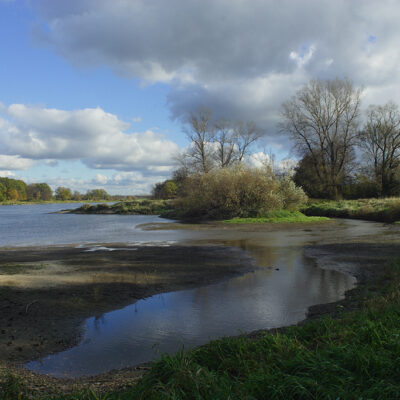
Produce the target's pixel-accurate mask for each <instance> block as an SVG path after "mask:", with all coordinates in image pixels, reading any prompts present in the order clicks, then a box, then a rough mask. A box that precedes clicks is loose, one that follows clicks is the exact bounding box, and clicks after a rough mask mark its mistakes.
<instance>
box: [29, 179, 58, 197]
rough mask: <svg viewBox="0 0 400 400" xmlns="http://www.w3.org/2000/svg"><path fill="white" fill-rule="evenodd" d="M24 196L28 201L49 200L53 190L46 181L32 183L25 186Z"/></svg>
mask: <svg viewBox="0 0 400 400" xmlns="http://www.w3.org/2000/svg"><path fill="white" fill-rule="evenodd" d="M26 196H27V200H28V201H38V200H44V201H50V200H51V198H52V197H53V191H52V190H51V188H50V186H49V185H48V184H47V183H32V184H30V185H28V186H27V187H26Z"/></svg>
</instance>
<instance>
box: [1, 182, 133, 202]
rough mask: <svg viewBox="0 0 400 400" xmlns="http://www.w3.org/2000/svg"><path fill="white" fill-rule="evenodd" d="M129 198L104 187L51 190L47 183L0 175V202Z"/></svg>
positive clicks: (61, 187)
mask: <svg viewBox="0 0 400 400" xmlns="http://www.w3.org/2000/svg"><path fill="white" fill-rule="evenodd" d="M114 199H115V200H131V199H132V196H110V195H109V194H108V193H107V192H106V191H105V190H104V189H93V190H88V191H87V192H86V194H82V193H79V192H78V191H74V193H72V191H71V189H70V188H67V187H63V186H59V187H57V188H56V190H55V192H54V196H53V191H52V190H51V188H50V186H49V185H48V184H47V183H31V184H29V185H27V184H26V183H25V182H24V181H21V180H18V179H11V178H2V177H0V203H3V204H20V203H23V202H29V203H32V202H35V203H36V202H51V201H54V200H55V201H61V202H63V201H71V200H72V201H82V200H86V201H101V200H114Z"/></svg>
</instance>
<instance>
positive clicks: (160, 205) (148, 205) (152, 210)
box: [70, 199, 172, 215]
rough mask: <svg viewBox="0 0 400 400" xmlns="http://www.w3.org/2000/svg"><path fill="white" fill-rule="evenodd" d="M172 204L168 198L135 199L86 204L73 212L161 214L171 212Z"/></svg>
mask: <svg viewBox="0 0 400 400" xmlns="http://www.w3.org/2000/svg"><path fill="white" fill-rule="evenodd" d="M171 209H172V204H171V202H170V201H168V200H148V199H142V200H133V201H123V202H119V203H116V204H112V205H108V204H104V203H102V204H96V205H92V206H91V205H90V204H84V205H83V206H82V207H79V208H77V209H76V210H71V211H70V212H71V213H78V214H79V213H83V214H133V215H160V214H165V213H167V212H170V211H171Z"/></svg>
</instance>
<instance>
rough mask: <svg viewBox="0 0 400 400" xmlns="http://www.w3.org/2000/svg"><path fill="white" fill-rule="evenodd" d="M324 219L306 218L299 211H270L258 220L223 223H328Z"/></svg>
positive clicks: (239, 219) (242, 219) (248, 219)
mask: <svg viewBox="0 0 400 400" xmlns="http://www.w3.org/2000/svg"><path fill="white" fill-rule="evenodd" d="M328 220H329V218H326V217H308V216H306V215H304V214H303V213H301V212H300V211H288V210H277V211H270V212H269V213H268V214H266V215H265V216H263V217H258V218H232V219H228V220H225V221H224V222H226V223H229V224H262V223H274V224H275V223H283V222H284V223H293V222H322V221H328Z"/></svg>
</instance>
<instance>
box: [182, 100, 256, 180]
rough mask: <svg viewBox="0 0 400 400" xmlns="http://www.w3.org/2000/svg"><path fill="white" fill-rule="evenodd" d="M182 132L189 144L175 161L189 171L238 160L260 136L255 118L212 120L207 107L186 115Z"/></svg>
mask: <svg viewBox="0 0 400 400" xmlns="http://www.w3.org/2000/svg"><path fill="white" fill-rule="evenodd" d="M185 132H186V136H187V138H188V139H189V141H190V143H191V145H190V146H189V148H188V150H187V151H186V152H185V153H183V154H182V155H181V156H180V157H178V161H180V163H181V164H182V166H183V167H184V168H185V169H187V170H188V171H190V173H193V172H199V173H207V172H210V171H211V170H212V169H214V168H226V167H231V166H233V165H235V164H238V163H241V162H242V161H243V160H244V157H245V156H246V155H247V154H248V152H249V150H250V147H251V145H252V144H253V143H255V142H256V141H257V140H258V139H259V138H260V137H261V136H262V132H261V130H260V129H259V128H258V127H257V126H256V125H255V123H254V122H252V121H248V122H241V121H239V122H234V121H229V120H227V119H224V118H221V119H218V120H215V119H213V118H212V113H211V111H210V110H209V109H207V108H200V109H199V110H197V112H192V113H191V114H190V115H189V118H188V120H187V121H186V125H185Z"/></svg>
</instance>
